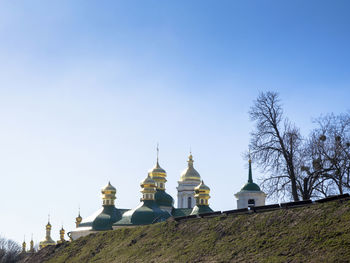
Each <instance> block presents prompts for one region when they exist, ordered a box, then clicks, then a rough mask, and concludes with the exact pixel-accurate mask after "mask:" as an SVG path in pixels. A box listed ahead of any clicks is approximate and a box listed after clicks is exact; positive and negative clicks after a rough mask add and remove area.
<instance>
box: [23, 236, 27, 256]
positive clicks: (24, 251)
mask: <svg viewBox="0 0 350 263" xmlns="http://www.w3.org/2000/svg"><path fill="white" fill-rule="evenodd" d="M26 246H27V243H26V240H25V239H24V240H23V243H22V253H26Z"/></svg>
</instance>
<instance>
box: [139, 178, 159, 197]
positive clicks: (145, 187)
mask: <svg viewBox="0 0 350 263" xmlns="http://www.w3.org/2000/svg"><path fill="white" fill-rule="evenodd" d="M141 187H142V190H141V193H142V198H141V200H154V195H155V193H156V182H155V181H154V180H153V179H152V178H151V177H150V176H149V175H148V176H147V177H146V179H145V180H143V181H142V182H141Z"/></svg>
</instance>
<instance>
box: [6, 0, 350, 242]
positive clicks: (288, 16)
mask: <svg viewBox="0 0 350 263" xmlns="http://www.w3.org/2000/svg"><path fill="white" fill-rule="evenodd" d="M349 8H350V3H349V1H341V0H339V1H330V0H329V1H321V0H317V1H316V0H314V1H313V0H310V1H303V0H295V1H284V0H282V1H281V0H275V1H270V0H264V1H260V0H255V1H254V0H252V1H246V0H244V1H243V0H242V1H238V0H237V1H207V0H205V1H204V0H201V1H199V0H197V1H195V0H190V1H182V0H180V1H151V0H147V1H141V0H140V1H134V0H130V1H107V0H106V1H96V0H95V1H91V0H80V1H79V0H73V1H72V0H57V1H55V0H53V1H43V0H42V1H38V0H21V1H19V0H3V1H0V39H1V41H0V124H1V125H0V178H1V184H0V200H1V202H0V210H1V216H0V235H2V236H5V237H7V238H11V239H14V240H16V241H18V242H22V241H23V238H24V236H25V237H26V240H27V241H29V239H30V236H31V234H33V237H34V241H35V242H39V241H40V240H42V239H43V238H44V237H45V225H46V223H47V217H48V214H50V218H51V220H50V221H51V224H52V225H53V229H52V236H53V238H54V240H58V239H59V235H58V231H59V229H60V228H61V226H62V225H63V226H64V228H65V229H66V231H67V232H68V231H70V230H72V229H73V228H74V221H75V217H76V216H77V214H78V209H79V207H80V211H81V215H82V216H83V217H86V216H89V215H91V214H92V213H93V212H94V211H96V210H98V209H99V208H100V207H101V203H102V201H101V192H100V191H101V188H102V187H103V186H104V185H106V184H107V183H108V181H111V183H112V185H114V186H115V187H116V188H117V200H116V206H117V207H119V208H130V209H131V208H134V207H136V206H137V205H138V203H139V199H140V197H141V193H140V182H141V181H142V180H143V179H144V178H145V177H146V176H147V171H148V170H149V169H151V168H152V167H153V166H154V164H155V159H156V145H157V143H159V148H160V155H159V159H160V165H161V166H162V167H163V168H164V169H165V170H166V171H167V175H168V177H167V179H168V182H167V184H166V188H167V192H168V193H170V194H171V195H172V196H173V198H174V199H175V206H176V204H177V200H176V196H177V192H176V186H177V181H178V180H179V178H180V174H181V171H182V170H184V169H185V168H186V166H187V162H186V161H187V157H188V155H189V151H190V149H191V150H192V153H193V157H194V160H195V163H194V165H195V168H196V169H197V171H198V172H199V173H200V174H201V177H202V179H204V182H205V183H206V184H207V185H208V186H209V187H210V188H211V199H210V205H211V207H212V208H213V209H214V210H221V211H224V210H229V209H234V208H236V200H235V197H234V194H235V193H236V192H238V191H239V190H240V188H241V187H242V185H243V184H244V183H245V182H246V181H247V162H246V160H245V159H244V158H243V154H244V153H245V152H246V151H247V149H248V144H249V139H250V132H251V131H252V130H253V129H254V123H252V122H251V121H250V120H249V114H248V111H249V108H250V107H251V106H252V104H253V102H254V100H255V99H256V98H257V96H258V94H259V92H264V91H276V92H278V93H279V95H280V98H281V102H282V105H283V108H284V113H285V115H286V116H287V117H288V118H289V119H290V120H291V121H292V122H295V124H296V125H297V126H298V127H300V129H301V131H302V133H303V134H304V135H305V136H307V135H308V134H309V133H310V131H311V129H312V128H313V127H314V124H313V123H312V120H313V119H314V118H316V117H318V116H320V115H321V114H326V113H330V112H334V113H336V114H337V113H341V112H346V111H348V110H349V108H350V107H349V97H350V74H349V73H350V52H349V46H350V32H349V28H350V16H349V15H348V10H349ZM253 176H254V178H255V179H256V180H257V178H258V177H261V176H263V174H261V173H260V172H259V170H258V167H255V166H254V164H253ZM269 202H272V201H271V200H269Z"/></svg>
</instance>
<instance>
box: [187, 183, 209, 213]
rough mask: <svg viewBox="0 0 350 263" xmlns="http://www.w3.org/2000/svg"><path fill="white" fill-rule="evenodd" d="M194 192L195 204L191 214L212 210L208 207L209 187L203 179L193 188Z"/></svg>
mask: <svg viewBox="0 0 350 263" xmlns="http://www.w3.org/2000/svg"><path fill="white" fill-rule="evenodd" d="M194 192H195V195H194V197H195V199H196V206H195V207H193V210H192V213H191V215H198V214H203V213H209V212H213V210H212V209H211V208H210V207H209V198H210V195H209V194H210V188H209V187H208V186H206V185H205V184H204V182H203V180H202V181H201V183H200V184H199V185H198V186H196V187H195V188H194Z"/></svg>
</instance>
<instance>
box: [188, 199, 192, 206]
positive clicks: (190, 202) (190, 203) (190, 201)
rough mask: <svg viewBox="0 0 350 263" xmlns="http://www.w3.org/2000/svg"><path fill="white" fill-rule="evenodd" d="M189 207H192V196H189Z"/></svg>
mask: <svg viewBox="0 0 350 263" xmlns="http://www.w3.org/2000/svg"><path fill="white" fill-rule="evenodd" d="M187 208H192V198H191V197H188V198H187Z"/></svg>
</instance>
